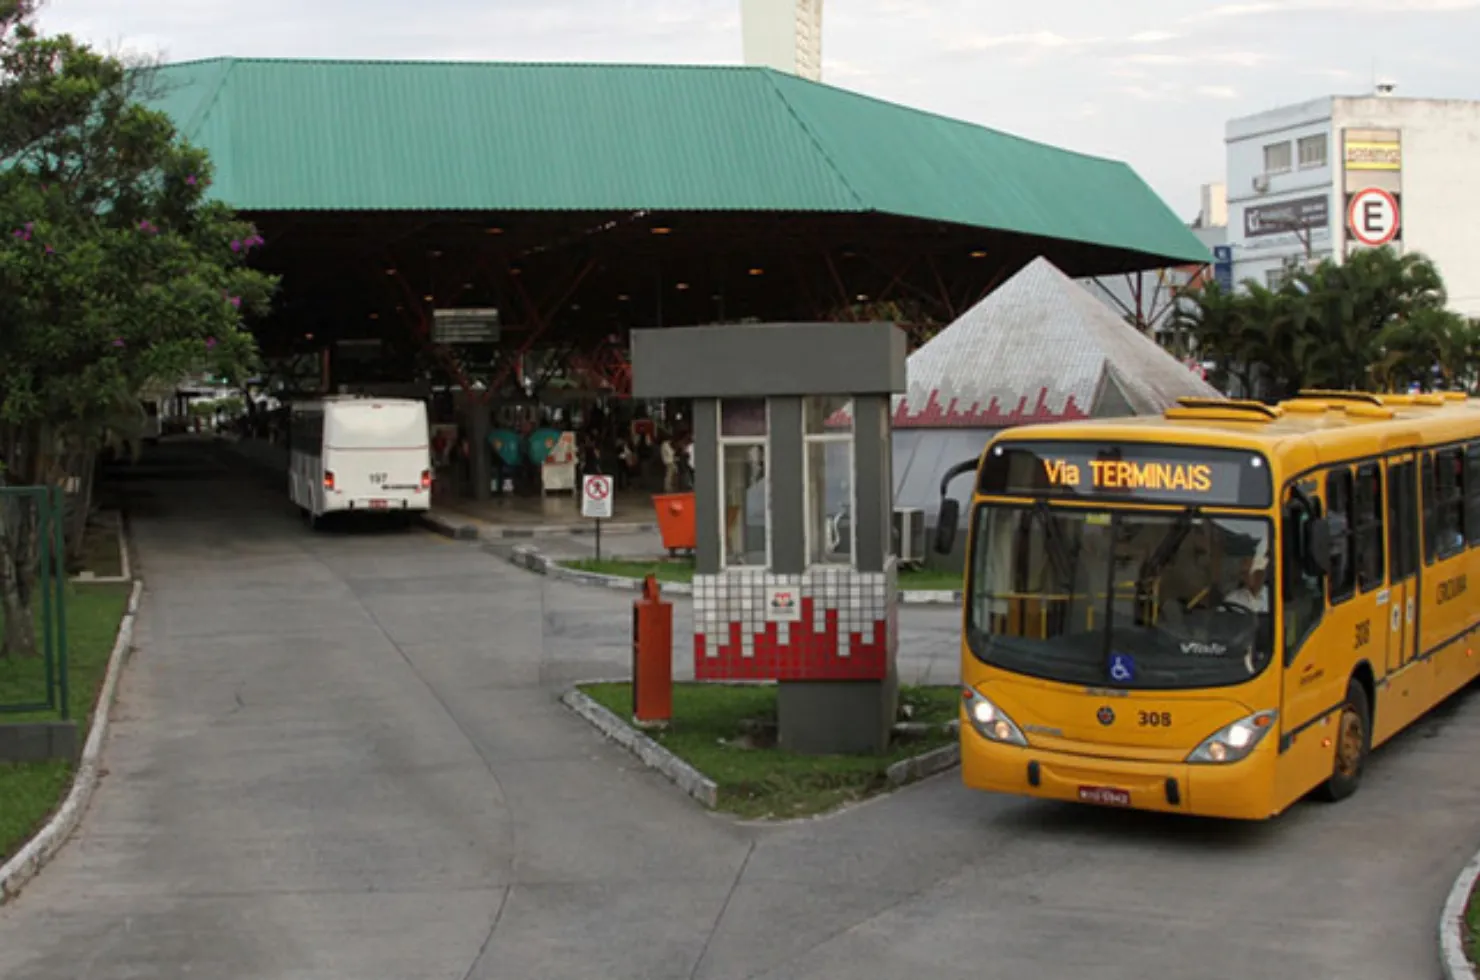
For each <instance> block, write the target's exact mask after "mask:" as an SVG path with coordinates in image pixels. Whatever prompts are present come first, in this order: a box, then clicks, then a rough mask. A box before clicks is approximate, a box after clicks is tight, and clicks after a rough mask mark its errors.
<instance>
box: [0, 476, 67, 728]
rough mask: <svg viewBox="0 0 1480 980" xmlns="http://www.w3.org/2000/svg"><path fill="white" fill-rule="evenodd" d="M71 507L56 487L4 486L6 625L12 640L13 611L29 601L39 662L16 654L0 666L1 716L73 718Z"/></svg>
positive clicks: (0, 609)
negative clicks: (69, 612) (69, 568)
mask: <svg viewBox="0 0 1480 980" xmlns="http://www.w3.org/2000/svg"><path fill="white" fill-rule="evenodd" d="M66 512H67V508H66V501H65V500H64V496H63V493H62V491H61V489H59V488H56V487H4V486H0V562H4V563H6V565H8V566H9V567H0V589H3V590H6V591H9V592H10V593H11V595H10V598H8V599H7V598H6V597H5V596H4V595H0V625H4V626H5V627H6V634H4V635H10V627H11V625H12V624H10V623H9V622H7V621H6V620H7V610H8V609H11V608H15V606H16V605H17V603H16V601H15V600H16V599H18V598H20V597H23V596H28V597H29V602H24V603H19V604H20V605H23V606H26V607H29V609H30V610H31V613H32V616H33V619H34V622H33V623H32V624H31V629H32V630H33V632H32V633H31V634H29V635H30V636H31V637H32V638H33V639H34V641H35V648H36V653H37V654H38V655H37V656H35V657H32V656H28V655H21V653H22V651H18V650H10V651H9V655H8V656H7V657H5V658H3V659H0V716H4V715H18V714H35V713H41V712H47V713H52V712H55V713H57V714H59V715H60V716H61V718H62V720H64V721H65V720H67V719H68V718H69V717H70V715H71V697H70V693H71V692H70V690H69V686H68V678H67V595H66V587H67V547H66V519H65V515H66Z"/></svg>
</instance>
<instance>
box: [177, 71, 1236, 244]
mask: <svg viewBox="0 0 1480 980" xmlns="http://www.w3.org/2000/svg"><path fill="white" fill-rule="evenodd" d="M160 76H161V81H162V82H163V85H164V88H165V94H164V95H162V96H161V97H160V98H159V100H158V102H157V104H158V105H159V106H160V107H161V108H163V109H165V110H166V111H168V112H170V113H171V115H172V116H174V118H175V119H176V120H177V121H178V123H179V124H180V126H181V128H182V131H183V132H185V134H186V135H187V136H189V137H190V138H191V139H193V140H194V141H195V142H197V143H198V144H200V145H202V146H204V147H205V148H206V149H208V150H209V151H210V152H211V154H212V157H213V159H214V160H215V161H216V165H217V169H218V181H217V185H216V193H217V194H218V196H220V197H221V198H222V199H224V200H226V201H228V202H229V203H231V204H233V205H235V206H236V207H238V208H242V209H244V210H262V211H269V210H371V209H391V210H408V211H421V210H478V211H481V210H489V211H499V210H509V211H513V210H526V211H533V210H593V211H627V210H644V209H646V210H655V211H690V210H725V211H771V210H780V211H817V212H854V213H856V212H869V211H878V212H884V213H890V214H896V215H901V216H906V217H917V218H924V219H930V220H941V221H950V222H955V223H958V224H963V225H976V226H979V227H983V228H992V229H1000V230H1004V231H1010V232H1020V233H1026V234H1035V235H1042V236H1044V237H1050V238H1059V239H1065V240H1070V241H1081V242H1086V243H1091V244H1095V245H1103V246H1111V247H1117V248H1122V249H1127V250H1130V251H1136V252H1142V253H1146V254H1149V255H1155V256H1160V257H1165V258H1167V259H1170V260H1174V261H1179V262H1180V261H1207V259H1208V258H1209V256H1208V255H1207V250H1206V249H1205V248H1204V247H1203V246H1202V245H1201V243H1199V242H1198V241H1197V240H1196V239H1195V238H1194V237H1193V236H1192V235H1191V233H1190V232H1189V231H1188V230H1187V229H1186V227H1185V226H1184V225H1183V224H1182V222H1181V221H1180V220H1179V219H1178V218H1177V217H1176V216H1175V215H1174V214H1172V212H1171V211H1170V210H1169V209H1168V208H1167V207H1166V205H1165V204H1164V203H1162V201H1161V200H1160V199H1159V198H1157V197H1156V195H1155V194H1154V193H1152V192H1151V190H1150V189H1149V188H1148V187H1147V186H1146V185H1145V184H1144V183H1143V182H1142V181H1141V180H1140V178H1139V177H1137V176H1136V175H1135V173H1134V172H1133V171H1131V170H1130V168H1128V167H1126V166H1125V165H1123V164H1120V163H1116V162H1114V161H1108V160H1101V159H1097V158H1093V157H1086V156H1082V155H1079V154H1074V153H1068V152H1065V151H1063V150H1058V149H1055V148H1053V147H1050V146H1045V145H1042V144H1038V143H1033V142H1030V141H1027V140H1022V139H1018V138H1016V137H1011V136H1006V135H1004V134H1001V133H997V132H993V131H991V130H987V129H983V128H981V127H979V126H973V125H971V124H969V123H964V122H959V121H957V120H951V119H946V118H943V117H940V116H935V115H930V114H928V113H923V112H919V111H916V110H913V109H908V108H905V107H902V106H897V105H892V104H890V103H885V102H881V101H878V100H875V99H870V98H866V97H863V96H859V95H855V94H852V93H849V92H845V91H842V90H840V89H834V88H830V87H828V86H825V85H818V84H816V83H812V82H808V81H804V80H802V79H798V78H794V77H791V76H788V75H782V74H780V73H777V72H773V71H770V70H767V69H759V68H730V67H657V66H629V65H542V64H480V63H472V62H461V63H459V62H452V63H447V62H356V61H277V60H268V59H240V60H238V59H216V60H213V61H205V62H193V63H187V64H180V65H170V66H165V67H164V68H162V69H160Z"/></svg>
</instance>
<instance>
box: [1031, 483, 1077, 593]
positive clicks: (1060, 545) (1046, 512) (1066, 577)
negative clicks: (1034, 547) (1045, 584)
mask: <svg viewBox="0 0 1480 980" xmlns="http://www.w3.org/2000/svg"><path fill="white" fill-rule="evenodd" d="M1033 516H1034V517H1036V518H1038V521H1039V523H1041V524H1042V525H1043V540H1044V543H1045V544H1046V545H1047V548H1046V549H1045V550H1046V551H1047V552H1048V562H1049V564H1050V565H1052V566H1053V570H1054V574H1055V575H1057V576H1058V577H1059V583H1060V585H1061V586H1062V587H1063V588H1065V589H1073V587H1074V563H1073V562H1072V561H1070V560H1069V553H1068V552H1067V551H1066V550H1065V549H1064V538H1063V536H1062V535H1061V534H1060V533H1059V524H1058V522H1057V521H1056V520H1054V516H1053V510H1052V509H1051V508H1050V507H1049V506H1048V501H1046V500H1039V501H1038V502H1037V503H1035V504H1034V505H1033Z"/></svg>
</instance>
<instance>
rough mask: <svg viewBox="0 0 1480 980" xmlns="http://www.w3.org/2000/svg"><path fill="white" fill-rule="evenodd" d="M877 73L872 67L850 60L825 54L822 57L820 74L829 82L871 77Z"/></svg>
mask: <svg viewBox="0 0 1480 980" xmlns="http://www.w3.org/2000/svg"><path fill="white" fill-rule="evenodd" d="M878 74H879V73H878V72H877V71H874V70H873V69H872V68H864V67H862V66H861V65H855V64H853V63H852V62H850V61H841V60H838V59H835V58H829V57H827V56H826V55H824V56H823V58H822V75H823V77H824V78H826V79H827V80H828V81H829V82H834V83H836V82H840V81H843V80H846V79H860V78H873V77H874V76H876V75H878Z"/></svg>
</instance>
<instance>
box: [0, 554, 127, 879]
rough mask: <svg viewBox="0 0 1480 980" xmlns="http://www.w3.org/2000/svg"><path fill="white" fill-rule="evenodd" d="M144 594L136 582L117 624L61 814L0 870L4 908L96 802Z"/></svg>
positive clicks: (49, 822)
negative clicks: (120, 680)
mask: <svg viewBox="0 0 1480 980" xmlns="http://www.w3.org/2000/svg"><path fill="white" fill-rule="evenodd" d="M143 592H144V583H143V582H135V583H134V588H133V592H132V593H130V595H129V600H128V608H127V610H126V611H125V612H124V615H123V620H122V621H121V622H120V623H119V624H118V635H117V638H116V639H115V640H114V642H113V651H112V653H110V654H109V656H108V671H107V673H106V674H105V675H104V676H103V686H102V689H101V690H100V691H99V692H98V700H97V705H96V707H95V708H94V709H93V720H92V729H91V730H90V731H89V732H88V735H87V742H86V743H85V744H84V745H83V747H82V757H81V759H79V760H78V763H77V771H76V773H75V774H74V775H73V777H72V789H71V790H70V791H69V792H68V793H67V798H66V800H64V801H63V802H62V805H61V808H60V809H58V810H57V812H56V813H55V814H54V815H53V816H52V818H51V819H50V820H48V821H47V822H46V825H45V826H44V827H42V828H41V830H40V831H39V832H37V834H36V836H35V837H32V838H31V840H30V841H28V842H27V843H26V846H25V847H22V848H21V849H20V852H19V853H17V854H16V855H15V857H13V858H11V859H10V860H9V861H7V862H6V863H5V865H4V866H3V867H0V905H4V904H6V903H7V902H9V901H10V900H12V899H14V898H15V897H16V895H18V894H20V890H21V889H22V888H23V887H24V886H25V884H26V883H27V882H28V881H30V880H31V879H32V878H34V877H36V875H37V874H39V873H40V871H41V869H42V868H43V867H44V866H45V865H46V863H47V862H48V861H50V860H51V859H52V858H53V857H55V856H56V854H57V852H58V851H60V850H61V849H62V847H63V845H65V844H66V843H67V840H68V838H70V837H71V836H72V833H73V832H74V831H75V830H76V829H77V826H78V824H80V823H81V822H82V817H83V815H84V814H85V813H86V812H87V807H88V804H89V803H91V802H92V794H93V790H94V789H96V788H97V785H98V777H99V774H100V773H101V771H102V766H101V763H102V756H103V742H104V741H105V740H106V739H107V737H108V716H109V714H110V713H111V712H112V710H113V698H114V696H115V695H116V694H117V692H118V678H119V675H120V674H121V673H122V671H123V662H124V660H125V659H126V658H127V656H128V651H129V648H130V647H131V646H132V644H133V639H134V622H135V619H136V617H137V616H138V612H139V600H140V598H141V596H142V595H143Z"/></svg>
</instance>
